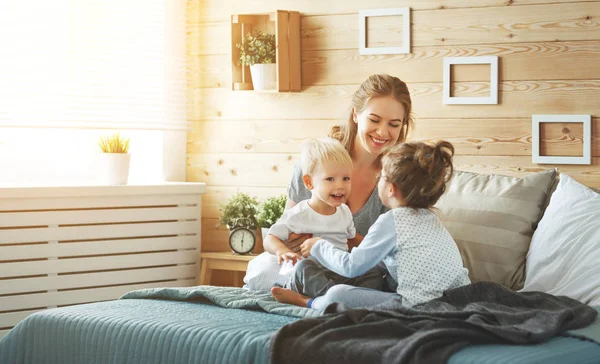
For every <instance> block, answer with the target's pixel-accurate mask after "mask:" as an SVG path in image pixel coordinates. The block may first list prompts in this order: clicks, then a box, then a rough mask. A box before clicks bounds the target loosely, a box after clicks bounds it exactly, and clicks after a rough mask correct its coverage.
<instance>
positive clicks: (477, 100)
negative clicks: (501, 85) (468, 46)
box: [443, 56, 498, 105]
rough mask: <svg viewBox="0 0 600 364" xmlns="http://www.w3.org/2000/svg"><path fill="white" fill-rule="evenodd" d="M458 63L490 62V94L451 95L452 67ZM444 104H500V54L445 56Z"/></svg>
mask: <svg viewBox="0 0 600 364" xmlns="http://www.w3.org/2000/svg"><path fill="white" fill-rule="evenodd" d="M456 64H489V65H490V96H488V97H458V96H457V97H452V96H450V67H452V65H456ZM443 87H444V88H443V95H444V96H443V99H444V104H448V105H458V104H460V105H497V104H498V56H481V57H444V86H443Z"/></svg>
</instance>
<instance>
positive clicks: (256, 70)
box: [250, 63, 277, 90]
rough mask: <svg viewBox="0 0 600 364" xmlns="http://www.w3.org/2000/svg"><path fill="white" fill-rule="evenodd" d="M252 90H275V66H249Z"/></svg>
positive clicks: (271, 64)
mask: <svg viewBox="0 0 600 364" xmlns="http://www.w3.org/2000/svg"><path fill="white" fill-rule="evenodd" d="M250 75H251V76H252V87H254V90H275V89H276V87H277V65H276V64H275V63H270V64H262V63H261V64H254V65H252V66H250Z"/></svg>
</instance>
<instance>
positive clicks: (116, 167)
mask: <svg viewBox="0 0 600 364" xmlns="http://www.w3.org/2000/svg"><path fill="white" fill-rule="evenodd" d="M130 161H131V154H127V153H101V154H100V155H99V157H98V170H97V171H98V182H100V183H102V184H107V185H126V184H127V180H128V179H129V163H130Z"/></svg>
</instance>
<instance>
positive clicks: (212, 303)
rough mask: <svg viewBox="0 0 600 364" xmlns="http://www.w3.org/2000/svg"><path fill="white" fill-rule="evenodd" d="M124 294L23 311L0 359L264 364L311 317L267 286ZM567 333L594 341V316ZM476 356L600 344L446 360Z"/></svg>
mask: <svg viewBox="0 0 600 364" xmlns="http://www.w3.org/2000/svg"><path fill="white" fill-rule="evenodd" d="M123 298H124V299H120V300H115V301H108V302H98V303H91V304H84V305H77V306H70V307H62V308H57V309H52V310H46V311H42V312H38V313H36V314H33V315H31V316H29V317H27V318H26V319H25V320H23V321H21V322H20V323H19V324H18V325H17V326H16V327H15V328H14V329H13V330H11V331H10V332H9V333H8V334H7V336H5V337H4V338H3V339H0V364H38V363H44V364H80V363H85V364H164V363H169V364H206V363H219V364H227V363H235V364H243V363H252V364H267V363H268V362H269V344H270V341H271V338H272V337H273V335H274V334H275V333H277V332H278V330H280V329H281V328H282V327H285V326H287V325H289V324H292V323H294V322H297V321H298V319H299V318H301V317H310V316H316V315H318V312H317V311H314V310H308V309H301V308H298V307H292V306H289V305H282V304H279V303H277V302H275V301H274V300H273V298H272V297H271V296H270V295H269V294H268V293H266V292H249V291H246V290H243V289H240V288H229V287H208V286H200V287H189V288H179V289H173V288H169V289H146V290H139V291H133V292H130V293H128V294H126V295H125V296H123ZM138 298H139V299H138ZM141 298H144V299H141ZM225 307H229V308H225ZM240 308H245V309H240ZM265 311H268V312H271V313H277V314H271V313H267V312H265ZM571 334H573V335H582V336H585V337H586V338H588V339H590V340H593V339H595V340H598V341H600V322H599V320H598V319H597V320H596V323H595V324H594V325H592V326H590V327H587V328H585V329H582V330H577V331H573V332H571ZM595 335H596V336H595ZM483 362H485V363H494V364H555V363H556V364H558V363H565V362H573V363H578V364H598V363H599V362H600V345H598V344H596V343H594V342H592V341H589V340H580V339H576V338H572V337H564V336H563V337H557V338H555V339H552V340H550V341H548V342H546V343H544V344H540V345H531V346H515V345H496V346H490V345H486V346H472V347H468V348H465V349H463V350H461V351H460V352H458V353H456V354H454V355H453V356H452V358H451V359H450V361H449V363H450V364H473V363H483Z"/></svg>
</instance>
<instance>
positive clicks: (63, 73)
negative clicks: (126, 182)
mask: <svg viewBox="0 0 600 364" xmlns="http://www.w3.org/2000/svg"><path fill="white" fill-rule="evenodd" d="M185 36H186V32H185V0H52V1H49V0H29V1H22V0H2V1H0V49H1V50H2V51H1V54H0V170H1V171H2V172H0V183H4V184H23V183H25V184H36V185H41V184H75V183H86V182H88V181H93V180H94V177H95V172H96V171H95V161H96V157H97V155H98V154H99V153H100V150H99V147H98V144H97V142H98V139H99V137H100V136H104V135H110V134H112V133H114V132H120V133H121V134H122V135H123V136H126V137H129V138H130V140H131V141H130V153H131V155H132V157H131V171H130V182H132V183H145V182H158V181H162V180H185V149H186V83H185V79H186V65H185V61H186V60H185Z"/></svg>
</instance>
